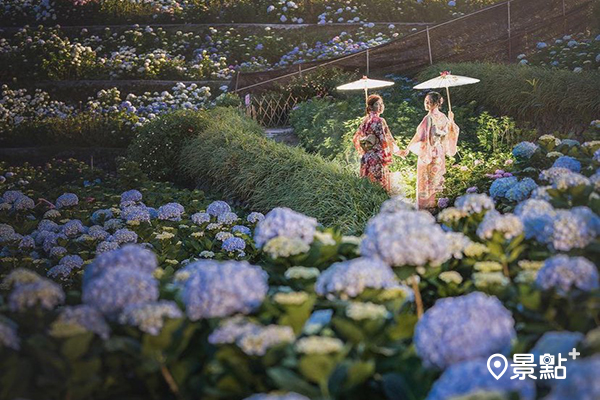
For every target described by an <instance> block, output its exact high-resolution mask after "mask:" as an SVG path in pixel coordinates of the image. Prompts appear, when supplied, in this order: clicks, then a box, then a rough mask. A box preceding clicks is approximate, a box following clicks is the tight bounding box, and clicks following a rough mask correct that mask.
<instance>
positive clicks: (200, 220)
mask: <svg viewBox="0 0 600 400" xmlns="http://www.w3.org/2000/svg"><path fill="white" fill-rule="evenodd" d="M192 222H193V223H195V224H196V225H202V224H204V223H208V222H210V214H209V213H205V212H198V213H195V214H193V215H192Z"/></svg>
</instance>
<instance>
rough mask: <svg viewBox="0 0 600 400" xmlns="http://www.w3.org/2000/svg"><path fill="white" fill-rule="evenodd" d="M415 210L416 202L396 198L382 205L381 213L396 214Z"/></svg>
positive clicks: (400, 197)
mask: <svg viewBox="0 0 600 400" xmlns="http://www.w3.org/2000/svg"><path fill="white" fill-rule="evenodd" d="M414 209H415V203H414V201H412V202H411V201H410V200H408V199H407V198H406V197H404V196H394V197H392V198H391V199H388V200H386V201H384V202H383V204H381V208H380V209H379V212H380V213H394V212H396V211H411V210H414Z"/></svg>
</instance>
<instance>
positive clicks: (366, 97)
mask: <svg viewBox="0 0 600 400" xmlns="http://www.w3.org/2000/svg"><path fill="white" fill-rule="evenodd" d="M367 90H368V89H367V88H365V107H366V106H367V105H368V103H367V101H368V100H369V95H368V93H367Z"/></svg>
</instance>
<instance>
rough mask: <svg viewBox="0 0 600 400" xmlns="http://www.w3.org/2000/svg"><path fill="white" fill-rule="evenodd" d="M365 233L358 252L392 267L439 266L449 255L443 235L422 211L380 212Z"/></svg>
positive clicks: (430, 217) (431, 217)
mask: <svg viewBox="0 0 600 400" xmlns="http://www.w3.org/2000/svg"><path fill="white" fill-rule="evenodd" d="M365 236H366V237H365V238H364V239H363V241H362V242H361V245H360V254H361V255H362V256H365V257H376V258H380V259H381V260H383V261H384V262H385V263H387V264H388V265H391V266H393V267H402V266H404V265H412V266H424V265H426V264H430V265H440V264H442V263H443V262H444V261H446V260H449V259H450V258H451V257H452V254H451V252H450V243H449V242H448V239H447V237H446V234H445V233H444V231H443V230H442V228H441V227H440V226H439V225H437V224H436V223H435V218H433V216H432V215H431V214H429V213H428V212H425V211H398V212H395V213H385V214H379V215H377V216H375V217H373V218H371V220H370V221H369V223H368V224H367V227H366V229H365Z"/></svg>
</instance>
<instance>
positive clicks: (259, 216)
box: [246, 211, 265, 224]
mask: <svg viewBox="0 0 600 400" xmlns="http://www.w3.org/2000/svg"><path fill="white" fill-rule="evenodd" d="M263 219H265V216H264V214H263V213H259V212H255V211H253V212H251V213H250V214H248V216H247V217H246V221H248V222H250V223H251V224H257V223H259V222H260V221H262V220H263Z"/></svg>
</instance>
